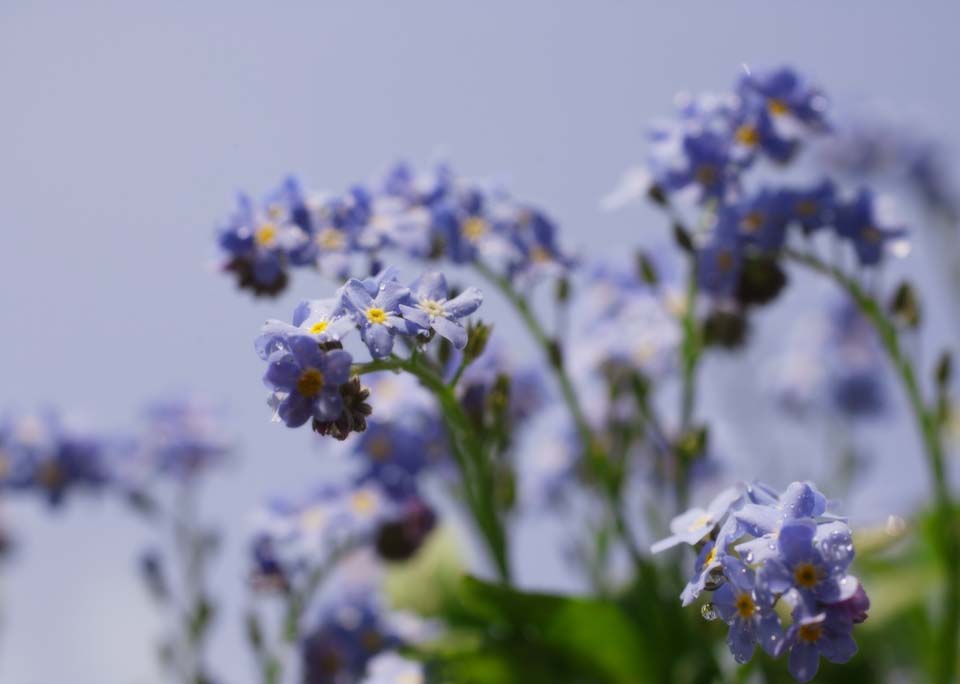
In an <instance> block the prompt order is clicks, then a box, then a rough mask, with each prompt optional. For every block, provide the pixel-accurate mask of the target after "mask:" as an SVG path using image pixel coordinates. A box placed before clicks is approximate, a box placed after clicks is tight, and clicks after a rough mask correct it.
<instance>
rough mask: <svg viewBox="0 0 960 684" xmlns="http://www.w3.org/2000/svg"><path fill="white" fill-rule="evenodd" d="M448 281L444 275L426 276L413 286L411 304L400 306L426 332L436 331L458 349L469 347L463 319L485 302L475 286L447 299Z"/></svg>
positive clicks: (409, 318) (410, 319)
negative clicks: (462, 322)
mask: <svg viewBox="0 0 960 684" xmlns="http://www.w3.org/2000/svg"><path fill="white" fill-rule="evenodd" d="M447 295H448V291H447V280H446V278H444V276H443V274H442V273H435V272H434V273H424V274H423V275H421V276H420V277H419V278H418V279H417V281H416V282H414V283H413V284H412V285H411V286H410V299H411V303H410V304H409V305H408V304H400V311H401V313H402V314H403V317H404V318H406V319H407V320H408V321H412V322H413V323H415V324H416V325H417V326H419V327H420V328H421V329H422V330H424V331H429V330H434V331H436V333H437V334H438V335H440V336H441V337H445V338H447V339H448V340H450V341H451V342H452V343H453V346H454V347H455V348H457V349H463V348H464V347H465V346H466V345H467V331H466V329H465V328H464V327H463V325H462V324H461V323H459V320H460V319H461V318H465V317H466V316H469V315H470V314H472V313H473V312H474V311H476V310H477V309H478V308H480V304H481V303H482V302H483V295H482V294H481V293H480V290H478V289H477V288H475V287H468V288H467V289H466V290H464V291H463V292H461V293H460V294H459V295H457V296H456V297H454V298H453V299H449V300H448V299H447Z"/></svg>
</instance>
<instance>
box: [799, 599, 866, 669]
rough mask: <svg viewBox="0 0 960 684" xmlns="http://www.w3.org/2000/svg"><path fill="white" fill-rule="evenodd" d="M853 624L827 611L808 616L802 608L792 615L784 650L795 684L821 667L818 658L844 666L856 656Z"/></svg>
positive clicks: (843, 617) (841, 616) (842, 616)
mask: <svg viewBox="0 0 960 684" xmlns="http://www.w3.org/2000/svg"><path fill="white" fill-rule="evenodd" d="M852 631H853V623H852V622H851V621H850V620H848V619H846V617H845V616H844V615H842V614H840V613H837V612H835V611H831V610H829V609H827V610H824V611H823V612H820V613H816V614H811V613H809V612H807V610H806V609H805V607H804V606H802V605H801V606H798V607H797V608H796V609H795V610H794V613H793V624H792V625H790V628H789V629H788V630H787V634H786V638H785V640H784V650H788V651H789V656H788V657H787V668H788V669H789V670H790V674H791V675H793V676H794V678H796V680H797V681H798V682H809V681H810V680H812V679H813V678H814V677H815V676H816V674H817V670H818V669H819V668H820V657H821V656H822V657H824V658H826V659H827V660H829V661H830V662H831V663H846V662H849V661H850V659H851V658H853V656H854V655H856V653H857V644H856V642H855V641H854V640H853V635H852Z"/></svg>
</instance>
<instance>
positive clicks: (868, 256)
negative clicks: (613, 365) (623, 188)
mask: <svg viewBox="0 0 960 684" xmlns="http://www.w3.org/2000/svg"><path fill="white" fill-rule="evenodd" d="M825 110H826V100H825V98H824V96H823V95H822V94H821V93H820V91H819V90H818V89H817V88H815V87H813V86H812V85H810V83H809V82H808V81H807V80H806V79H804V78H803V77H801V76H800V75H798V74H797V73H796V72H794V71H793V70H791V69H788V68H781V69H776V70H773V71H770V72H765V73H746V74H745V75H744V76H743V77H742V78H741V79H740V81H739V82H738V84H737V87H736V92H735V94H732V95H729V96H726V97H719V98H708V97H702V98H699V99H694V100H691V101H688V102H685V103H683V105H682V106H681V108H680V111H679V113H678V116H677V119H676V120H674V121H672V122H670V123H669V124H668V125H665V126H659V127H657V128H655V130H654V131H653V134H652V141H653V153H652V157H651V160H650V167H651V170H652V174H653V183H654V185H653V186H652V188H651V189H650V194H651V196H652V197H653V198H654V199H656V200H658V201H661V202H664V201H666V198H668V197H674V196H677V197H678V198H682V197H691V198H692V199H693V200H694V201H695V202H696V203H698V204H700V205H701V206H703V207H704V208H706V209H707V210H708V213H709V216H710V217H711V220H710V224H711V225H710V227H709V230H708V231H707V233H706V234H705V235H700V236H697V237H698V240H697V241H696V243H695V245H694V247H695V249H696V250H697V264H698V277H699V285H700V287H701V289H702V290H703V291H705V292H707V293H709V294H711V295H713V296H715V297H717V298H719V299H721V300H734V301H737V302H739V303H740V304H742V305H751V304H758V303H764V302H765V301H767V300H769V299H770V298H771V297H772V296H773V295H775V294H776V292H777V291H778V290H779V287H781V286H782V275H777V274H776V271H778V270H779V269H776V267H775V264H771V263H770V260H771V259H773V258H775V257H776V256H777V255H778V253H779V252H780V250H781V249H782V248H783V247H784V246H785V245H786V243H787V239H788V233H789V232H790V230H791V229H793V230H795V231H799V232H800V233H801V234H803V235H806V236H809V235H811V234H813V233H815V232H817V231H820V230H822V229H828V230H831V231H832V232H833V233H834V234H835V235H836V236H837V237H839V238H840V239H842V240H844V241H846V242H848V243H849V244H851V245H852V247H853V250H854V252H855V253H856V256H857V259H858V261H859V263H860V264H861V265H863V266H875V265H877V264H879V263H880V262H881V261H882V259H883V256H884V253H885V251H887V249H888V248H891V247H895V246H897V245H900V244H901V238H902V237H903V235H904V231H903V230H902V229H901V228H899V227H897V226H890V225H888V224H887V222H886V221H885V217H884V216H883V215H882V212H881V211H879V210H878V207H877V203H876V201H875V197H874V194H873V192H871V191H870V190H869V189H866V188H859V189H857V190H856V191H855V192H853V193H849V194H848V193H844V192H842V191H841V189H840V188H838V187H837V186H836V185H835V183H834V182H832V181H831V180H829V179H822V180H818V181H816V182H814V183H812V184H810V185H808V186H806V187H788V186H784V185H779V184H778V185H772V186H763V187H759V188H748V187H747V184H746V182H745V174H746V171H747V170H748V169H750V168H751V167H754V166H756V165H757V162H758V161H760V160H762V159H766V160H768V161H771V162H774V163H776V164H778V165H781V166H782V165H785V164H787V163H789V162H791V161H792V160H793V159H794V158H795V157H796V156H797V154H798V152H799V151H800V150H801V149H802V147H803V145H804V143H806V142H807V141H808V140H809V138H810V137H811V136H823V135H829V131H830V125H829V124H828V122H827V119H826V114H825ZM758 262H759V263H758ZM771 270H774V272H775V273H774V274H771Z"/></svg>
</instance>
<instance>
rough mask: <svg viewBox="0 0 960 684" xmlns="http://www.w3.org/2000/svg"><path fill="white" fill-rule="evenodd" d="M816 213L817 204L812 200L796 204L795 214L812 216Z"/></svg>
mask: <svg viewBox="0 0 960 684" xmlns="http://www.w3.org/2000/svg"><path fill="white" fill-rule="evenodd" d="M816 212H817V203H816V202H814V201H813V200H812V199H805V200H800V201H799V202H797V213H798V214H800V215H801V216H813V215H814V214H815V213H816Z"/></svg>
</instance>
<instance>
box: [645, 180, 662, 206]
mask: <svg viewBox="0 0 960 684" xmlns="http://www.w3.org/2000/svg"><path fill="white" fill-rule="evenodd" d="M647 197H648V198H649V199H650V201H651V202H653V203H654V204H657V205H659V206H661V207H665V206H667V193H666V192H664V190H663V188H661V187H660V186H659V185H657V184H656V183H654V184H652V185H651V186H650V188H649V189H648V190H647Z"/></svg>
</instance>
